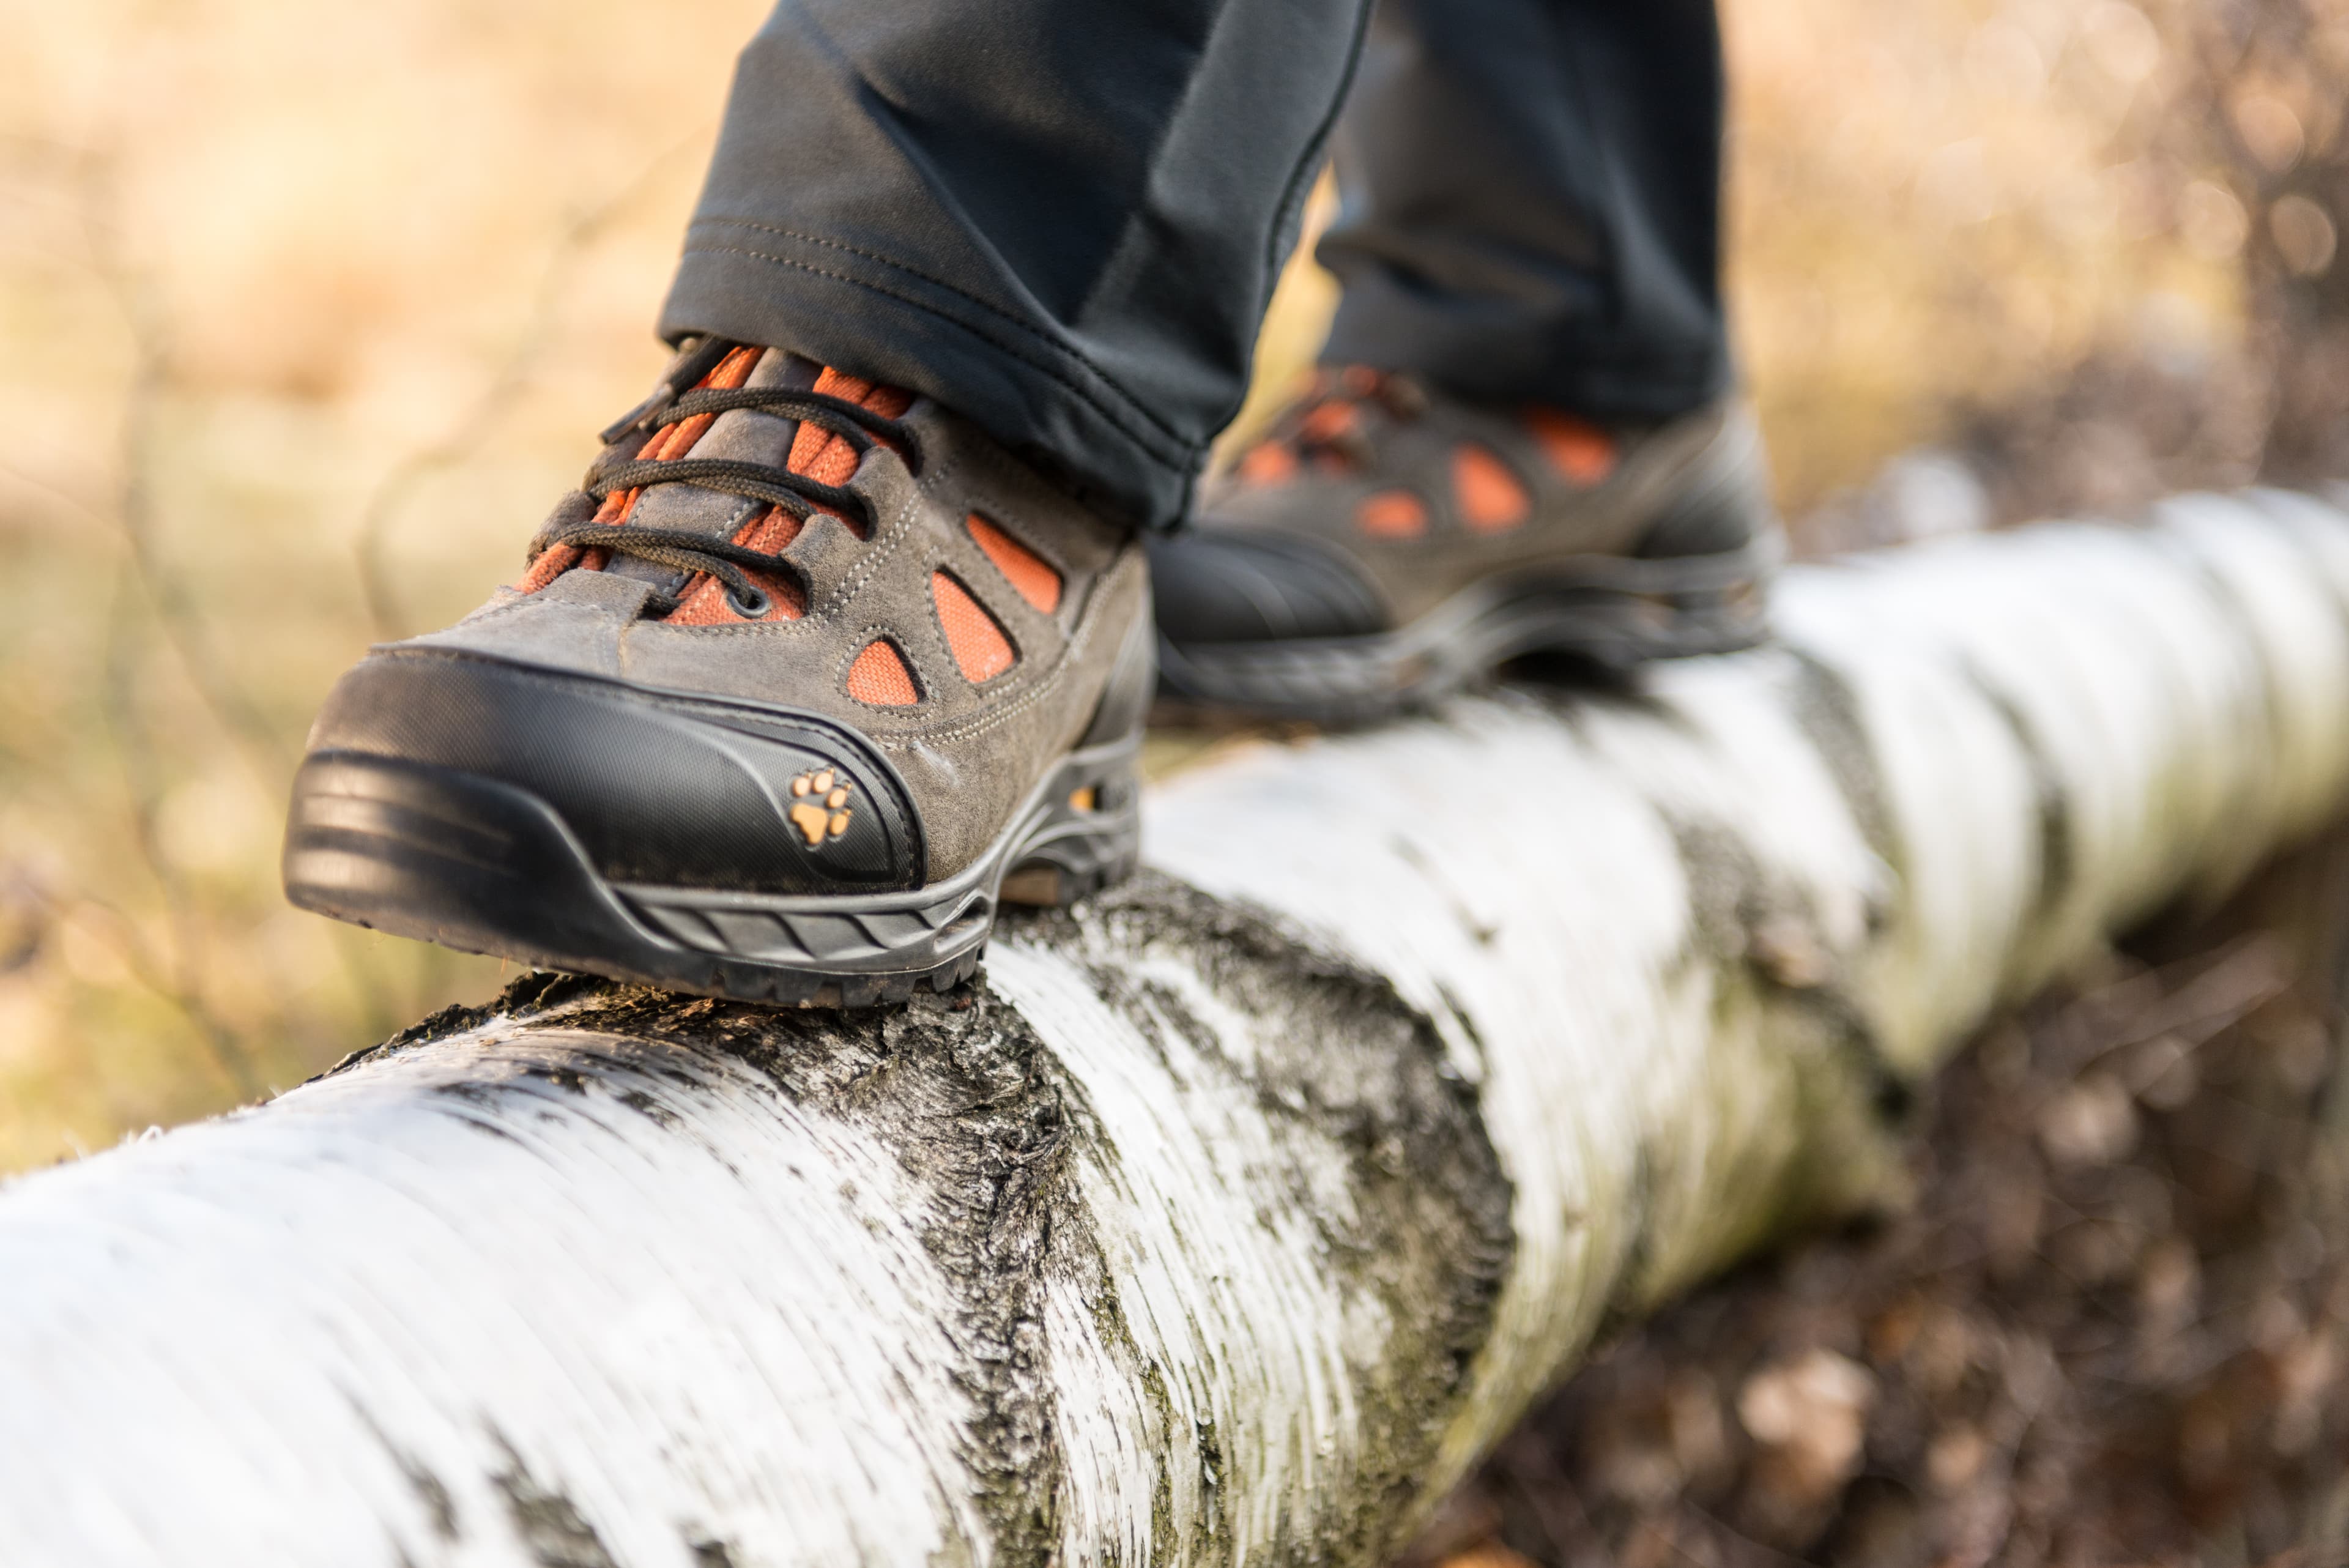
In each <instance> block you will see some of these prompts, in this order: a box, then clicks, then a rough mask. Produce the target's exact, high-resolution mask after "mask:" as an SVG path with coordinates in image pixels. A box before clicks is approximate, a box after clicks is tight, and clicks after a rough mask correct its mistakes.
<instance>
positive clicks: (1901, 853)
mask: <svg viewBox="0 0 2349 1568" xmlns="http://www.w3.org/2000/svg"><path fill="white" fill-rule="evenodd" d="M1787 654H1788V656H1789V657H1790V658H1792V659H1793V660H1794V662H1795V691H1794V697H1793V704H1794V711H1795V726H1796V727H1797V728H1799V729H1800V730H1801V731H1802V732H1803V738H1804V739H1805V740H1807V741H1808V742H1811V746H1812V749H1813V750H1815V751H1816V752H1817V753H1818V754H1819V758H1820V760H1821V761H1823V762H1825V763H1826V766H1827V776H1828V777H1830V778H1832V779H1833V780H1834V781H1835V786H1836V793H1837V794H1840V795H1842V796H1843V802H1844V805H1845V806H1846V807H1847V809H1848V810H1849V811H1850V812H1851V815H1852V820H1853V821H1854V822H1856V823H1857V824H1858V825H1859V833H1860V837H1861V838H1862V839H1863V840H1864V841H1865V842H1866V843H1867V845H1868V848H1869V849H1871V850H1873V851H1875V853H1876V856H1877V857H1878V859H1880V860H1882V861H1883V862H1884V863H1885V865H1887V866H1889V867H1891V868H1892V870H1893V872H1894V874H1895V875H1896V876H1898V875H1900V874H1902V873H1903V872H1904V871H1905V869H1906V867H1907V865H1908V856H1907V846H1905V845H1903V844H1902V843H1901V842H1900V835H1899V830H1898V829H1897V828H1895V826H1893V821H1892V807H1891V805H1890V803H1889V801H1888V800H1887V799H1886V795H1885V788H1884V772H1883V769H1882V767H1881V766H1879V765H1878V762H1877V759H1876V749H1875V747H1874V745H1873V744H1871V743H1870V742H1869V741H1868V726H1867V724H1866V722H1864V721H1863V719H1862V717H1861V714H1860V711H1859V697H1858V695H1857V693H1856V692H1854V691H1852V689H1851V684H1850V682H1848V681H1847V680H1845V679H1844V678H1843V674H1842V672H1841V671H1840V670H1837V669H1836V668H1835V667H1834V666H1832V665H1830V664H1827V663H1826V662H1825V661H1824V660H1822V659H1819V658H1818V657H1817V656H1816V655H1814V654H1810V653H1806V652H1805V651H1804V650H1803V649H1799V648H1793V649H1787Z"/></svg>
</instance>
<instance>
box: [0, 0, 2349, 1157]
mask: <svg viewBox="0 0 2349 1568" xmlns="http://www.w3.org/2000/svg"><path fill="white" fill-rule="evenodd" d="M764 8H765V7H764V0H702V3H700V4H698V5H692V6H681V7H665V8H659V9H657V10H656V11H652V12H648V11H647V9H646V8H644V7H642V6H627V7H624V6H621V5H615V4H609V3H607V0H563V3H561V4H557V3H555V0H505V3H503V4H499V5H481V4H480V3H479V0H392V3H386V4H378V5H368V6H335V7H328V8H324V9H321V8H317V7H312V6H301V5H295V4H294V3H293V0H78V3H77V4H75V5H30V4H21V3H20V4H15V5H11V6H10V7H9V10H8V13H7V21H8V25H7V27H6V34H7V36H8V38H9V42H10V49H11V54H12V57H14V58H15V60H16V62H17V63H16V67H15V68H14V69H13V70H12V72H11V77H10V83H11V85H10V90H9V91H8V92H7V93H6V94H5V95H0V428H5V429H6V430H8V431H11V432H13V433H12V434H11V435H10V437H9V439H8V441H7V442H6V443H5V450H0V1172H5V1171H6V1170H11V1169H18V1168H26V1167H28V1166H33V1165H38V1164H41V1163H45V1162H48V1161H52V1160H56V1159H58V1158H65V1157H68V1156H71V1155H73V1154H75V1153H77V1152H78V1151H83V1150H87V1149H89V1148H94V1147H101V1146H103V1145H105V1144H108V1143H109V1142H111V1141H113V1140H115V1139H117V1138H119V1137H122V1136H124V1135H125V1134H126V1133H129V1132H135V1131H137V1130H139V1129H141V1128H144V1127H148V1126H150V1124H157V1123H169V1122H171V1121H175V1120H179V1119H182V1118H186V1117H189V1116H196V1115H200V1114H203V1113H207V1112H212V1111H215V1110H218V1109H221V1108H222V1107H224V1106H230V1105H232V1104H234V1103H237V1102H238V1101H241V1100H244V1099H249V1098H251V1097H254V1096H257V1095H260V1094H264V1093H265V1092H267V1091H269V1090H271V1089H273V1088H279V1087H284V1086H287V1085H291V1084H293V1083H295V1082H296V1081H298V1080H300V1079H301V1078H303V1077H305V1076H306V1075H310V1074H312V1073H314V1072H316V1071H317V1070H319V1069H320V1068H322V1067H324V1066H325V1065H326V1064H329V1063H331V1062H332V1061H334V1060H335V1059H336V1057H338V1056H340V1055H341V1054H344V1053H346V1052H347V1051H349V1050H351V1049H353V1048H355V1047H357V1046H359V1045H362V1044H367V1043H369V1042H371V1041H373V1040H376V1039H378V1038H379V1037H381V1036H383V1035H384V1034H386V1033H389V1032H390V1031H392V1030H394V1029H396V1028H398V1027H399V1026H401V1025H403V1024H405V1023H409V1022H410V1021H411V1020H413V1019H414V1018H415V1017H417V1016H418V1015H419V1014H420V1013H422V1012H428V1011H429V1010H431V1009H433V1008H436V1007H439V1006H441V1005H444V1004H447V1003H450V1002H457V1001H465V1000H479V999H481V998H482V997H484V996H485V995H487V994H488V993H490V992H492V990H493V988H494V987H496V985H497V984H498V983H499V966H498V965H497V964H496V963H494V962H492V961H479V960H471V959H464V958H460V957H457V956H455V955H451V954H448V953H443V952H440V951H437V950H429V949H426V948H423V947H420V946H416V945H413V944H409V943H406V942H401V941H398V940H392V939H388V938H379V937H376V936H374V935H372V934H370V933H367V932H362V931H358V930H355V929H349V928H346V927H341V926H337V925H334V924H331V923H329V922H327V921H326V920H323V919H316V918H315V917H312V916H308V915H305V914H301V913H297V912H296V911H295V910H293V909H289V908H287V907H286V906H285V904H284V902H283V900H282V899H281V898H280V896H279V893H278V888H277V871H276V858H277V837H278V832H279V827H280V815H279V814H280V810H281V803H282V801H283V798H284V790H285V784H286V781H287V778H288V776H289V774H290V769H291V765H292V763H293V760H294V758H295V754H296V752H297V750H298V748H299V745H300V742H301V739H302V736H303V733H304V731H305V726H306V724H307V722H308V719H309V716H310V713H311V711H312V708H313V706H314V704H315V703H316V700H317V699H318V697H319V696H320V694H321V693H322V692H323V691H324V690H325V688H326V683H327V682H328V680H330V679H331V678H332V677H333V676H334V675H335V674H336V672H337V671H338V670H341V669H342V668H343V667H344V666H345V665H347V663H349V662H350V661H351V660H352V659H354V658H355V657H357V654H358V653H359V651H360V650H361V649H362V648H363V647H364V646H365V645H366V644H367V643H368V642H369V641H370V640H373V639H378V638H383V637H388V636H394V635H398V634H400V633H404V632H407V631H412V630H417V629H420V628H426V627H428V626H431V625H436V624H440V623H442V622H445V621H447V620H449V619H450V618H454V617H455V616H457V615H458V614H460V613H461V612H462V611H464V610H465V609H467V608H469V607H471V606H472V605H473V604H475V603H477V602H478V601H479V600H480V599H481V597H483V596H484V595H485V594H486V592H487V591H488V590H489V589H490V588H491V587H492V586H493V585H494V584H496V583H498V582H500V581H504V580H510V579H511V578H512V576H514V575H516V573H517V572H518V570H519V568H520V565H521V552H522V547H523V541H524V540H525V539H526V538H527V537H528V535H530V533H531V531H532V530H533V527H534V526H535V525H536V524H537V523H538V521H539V519H540V518H541V517H542V516H543V514H544V511H545V509H546V508H547V507H548V506H549V505H550V504H551V503H552V502H553V500H554V497H555V496H556V495H557V494H558V493H561V492H562V491H563V490H564V489H565V488H567V487H568V486H569V485H570V484H571V483H573V482H574V480H575V478H576V476H577V474H578V472H579V471H580V470H581V468H582V466H583V465H584V463H585V460H586V459H587V458H588V456H589V455H590V454H591V448H592V441H591V434H590V432H592V431H594V430H595V429H596V428H597V427H598V426H599V425H601V424H602V423H603V422H604V421H606V420H607V419H609V418H610V417H611V416H612V415H613V414H614V413H616V412H617V411H618V410H621V409H624V408H626V407H627V406H628V405H630V404H631V403H633V402H634V401H635V400H636V398H637V397H638V396H639V395H640V394H641V393H642V392H643V390H644V389H645V388H646V386H647V384H648V383H649V381H650V379H651V378H652V376H653V374H654V373H655V372H656V371H657V369H658V367H659V366H660V364H661V363H662V360H663V351H662V350H661V349H660V348H658V346H657V344H656V343H655V342H654V341H653V339H652V337H651V324H652V318H653V313H654V310H655V308H656V306H657V303H658V301H659V298H660V296H661V294H662V291H663V289H664V287H665V286H666V283H667V275H668V271H669V268H670V265H671V262H672V258H673V256H674V254H675V253H676V248H677V245H678V238H679V235H680V234H681V232H682V228H683V224H684V221H685V216H686V213H687V209H688V205H689V203H690V202H691V200H692V198H693V195H694V193H695V189H696V186H697V183H698V179H699V175H700V169H701V165H702V162H703V160H704V159H705V157H706V156H707V153H708V150H709V143H710V140H711V137H712V133H713V130H714V125H715V120H716V117H717V113H718V109H719V104H720V100H721V97H722V94H723V92H724V90H725V88H726V84H727V81H728V79H729V76H730V67H731V61H732V56H733V53H734V51H735V50H736V48H737V47H740V43H741V42H742V40H743V39H745V38H746V37H747V36H749V35H750V32H751V31H752V30H753V28H754V27H755V26H756V25H757V24H758V22H759V20H760V18H761V14H762V12H763V10H764ZM1723 11H1724V22H1725V26H1726V28H1727V32H1728V36H1729V52H1730V57H1731V74H1732V79H1733V84H1734V104H1735V113H1734V130H1733V160H1732V161H1733V171H1734V172H1733V178H1732V181H1731V186H1730V191H1731V197H1730V199H1731V203H1732V208H1733V223H1732V231H1733V242H1732V246H1731V257H1732V265H1731V276H1732V279H1733V294H1734V296H1735V301H1736V319H1737V323H1738V327H1739V333H1740V341H1741V344H1742V348H1743V352H1744V361H1745V365H1746V368H1747V371H1748V374H1749V376H1750V379H1751V380H1752V383H1753V386H1754V390H1755V393H1756V395H1757V396H1758V398H1759V400H1760V405H1761V409H1762V414H1763V418H1764V423H1765V424H1766V426H1767V427H1768V433H1769V437H1770V441H1771V445H1772V448H1773V451H1774V452H1775V459H1776V462H1777V467H1778V479H1779V483H1780V487H1781V493H1782V499H1783V501H1784V503H1785V505H1786V507H1787V508H1788V509H1789V511H1790V514H1792V515H1793V516H1794V517H1795V519H1796V521H1797V528H1798V532H1799V534H1800V536H1801V538H1802V540H1803V543H1804V546H1805V547H1806V548H1807V549H1809V550H1811V551H1814V552H1823V551H1830V550H1835V549H1840V548H1845V547H1849V546H1855V545H1867V544H1872V543H1879V542H1885V541H1889V540H1893V539H1898V538H1900V537H1904V536H1908V535H1916V534H1920V533H1930V532H1936V531H1946V530H1950V529H1959V528H1971V527H1980V526H1985V525H1994V524H1997V523H2000V522H2002V521H2006V520H2011V519H2013V518H2015V517H2018V516H2021V515H2023V514H2030V513H2036V512H2047V511H2064V510H2071V511H2099V512H2101V511H2126V510H2127V508H2128V507H2129V506H2130V505H2132V504H2135V503H2136V502H2137V501H2139V500H2141V499H2143V498H2144V497H2145V496H2147V495H2149V494H2152V493H2157V492H2158V491H2160V490H2163V489H2168V488H2174V487H2177V486H2178V485H2181V484H2189V483H2237V482H2240V481H2243V480H2246V479H2248V478H2250V477H2251V476H2252V475H2253V474H2255V473H2256V472H2260V471H2261V469H2262V468H2265V469H2267V470H2268V471H2270V472H2278V473H2282V474H2284V475H2286V476H2287V477H2291V476H2297V475H2302V474H2306V473H2312V472H2323V471H2327V470H2329V469H2331V468H2333V467H2336V466H2338V465H2337V464H2336V463H2335V462H2334V459H2335V457H2336V456H2337V455H2338V453H2337V451H2336V445H2337V442H2336V432H2335V431H2334V429H2333V424H2332V423H2331V422H2330V418H2331V416H2330V412H2329V410H2331V409H2333V408H2334V407H2338V406H2340V405H2342V403H2343V402H2344V400H2343V399H2342V398H2340V397H2338V396H2335V395H2333V394H2334V393H2335V391H2336V390H2337V389H2339V387H2340V386H2341V385H2342V377H2341V376H2340V374H2339V373H2338V369H2337V367H2338V364H2339V362H2340V361H2341V359H2342V358H2343V356H2342V354H2341V352H2340V350H2339V348H2338V347H2337V345H2336V344H2335V342H2334V340H2333V337H2331V336H2329V334H2330V333H2331V332H2332V330H2333V329H2332V328H2331V327H2330V326H2329V323H2330V320H2331V316H2330V314H2329V312H2330V309H2331V306H2330V303H2329V302H2330V298H2331V295H2332V294H2333V292H2335V291H2336V287H2337V286H2336V285H2335V284H2334V283H2333V278H2334V276H2335V273H2334V268H2333V259H2334V250H2335V247H2336V244H2337V231H2336V227H2335V224H2336V221H2337V220H2336V217H2335V214H2336V213H2341V212H2344V210H2349V209H2344V207H2343V206H2342V205H2340V204H2338V198H2340V197H2341V196H2342V195H2343V194H2344V192H2349V186H2344V184H2343V174H2342V170H2343V161H2344V156H2349V154H2344V133H2343V127H2342V115H2341V110H2342V103H2343V95H2342V91H2341V88H2342V85H2343V83H2344V81H2349V7H2344V8H2342V9H2341V10H2340V12H2339V14H2338V15H2336V14H2335V8H2334V5H2333V0H2261V3H2260V4H2255V5H2236V6H2232V7H2229V6H2223V5H2210V4H2201V5H2186V4H2182V3H2178V0H2147V4H2145V5H2132V4H2129V3H2127V0H1903V3H1901V4H1899V5H1886V4H1883V3H1882V0H1723ZM1325 204H1326V203H1325ZM1330 303H1331V299H1330V288H1329V286H1328V284H1327V280H1326V279H1324V278H1323V277H1321V276H1320V275H1319V274H1318V273H1316V272H1315V271H1314V270H1313V269H1312V268H1311V266H1310V265H1309V264H1307V263H1302V262H1300V263H1299V265H1296V266H1294V267H1292V269H1291V275H1290V276H1289V278H1288V282H1287V284H1286V286H1284V289H1283V291H1282V294H1281V296H1280V299H1279V302H1278V306H1277V307H1276V309H1275V312H1274V318H1273V320H1272V322H1271V323H1270V325H1269V327H1268V330H1267V333H1266V337H1265V339H1264V344H1263V348H1262V352H1261V356H1260V358H1261V361H1262V363H1261V371H1262V374H1261V377H1260V381H1259V388H1258V394H1257V398H1255V399H1253V400H1251V405H1250V410H1249V413H1248V414H1247V415H1246V416H1244V423H1245V422H1246V421H1250V420H1254V419H1257V418H1260V417H1261V415H1262V413H1263V411H1264V399H1265V397H1266V396H1267V395H1268V393H1269V392H1271V391H1273V390H1277V389H1278V387H1279V386H1280V385H1282V384H1283V383H1284V382H1285V381H1286V380H1287V379H1288V378H1289V377H1290V376H1292V375H1293V374H1294V373H1295V372H1296V370H1297V369H1298V368H1299V366H1300V365H1302V364H1303V363H1304V362H1305V361H1306V359H1307V358H1309V355H1310V354H1311V352H1312V350H1313V348H1314V347H1315V346H1316V344H1317V342H1318V338H1319V332H1320V329H1321V327H1322V324H1323V322H1324V320H1325V319H1326V316H1327V313H1328V310H1329V308H1330Z"/></svg>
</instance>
